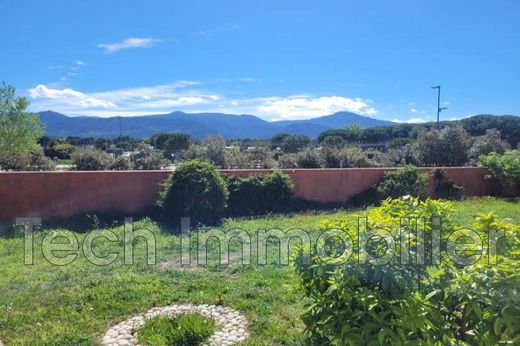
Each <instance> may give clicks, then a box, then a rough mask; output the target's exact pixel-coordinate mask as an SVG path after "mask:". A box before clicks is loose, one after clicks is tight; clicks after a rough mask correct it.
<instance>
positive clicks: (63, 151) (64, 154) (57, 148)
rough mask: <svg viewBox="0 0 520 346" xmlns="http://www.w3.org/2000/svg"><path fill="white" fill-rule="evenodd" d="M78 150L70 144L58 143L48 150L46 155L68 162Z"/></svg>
mask: <svg viewBox="0 0 520 346" xmlns="http://www.w3.org/2000/svg"><path fill="white" fill-rule="evenodd" d="M76 149H77V148H76V147H75V146H74V145H72V144H70V143H67V142H61V141H56V142H54V143H53V144H52V146H51V147H50V148H49V149H48V150H46V152H45V154H46V155H47V156H49V157H52V158H54V157H57V158H58V159H61V160H67V159H70V157H71V156H72V154H73V153H74V152H75V151H76Z"/></svg>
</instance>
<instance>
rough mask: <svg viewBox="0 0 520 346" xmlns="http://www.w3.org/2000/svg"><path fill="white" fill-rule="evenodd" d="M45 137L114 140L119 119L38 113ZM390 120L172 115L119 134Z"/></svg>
mask: <svg viewBox="0 0 520 346" xmlns="http://www.w3.org/2000/svg"><path fill="white" fill-rule="evenodd" d="M39 115H40V119H41V122H42V123H43V124H44V125H45V127H46V134H47V135H48V136H51V137H67V136H77V137H117V136H119V133H120V127H119V124H120V120H119V119H120V118H119V117H109V118H100V117H91V116H80V117H69V116H66V115H64V114H60V113H56V112H53V111H45V112H40V113H39ZM393 124H394V123H392V122H390V121H384V120H377V119H373V118H369V117H365V116H362V115H359V114H355V113H349V112H338V113H334V114H331V115H326V116H322V117H318V118H313V119H308V120H290V121H275V122H268V121H265V120H262V119H260V118H258V117H256V116H254V115H245V114H243V115H233V114H222V113H196V114H188V113H184V112H173V113H169V114H158V115H145V116H137V117H121V132H122V133H123V135H130V136H133V137H137V138H145V137H149V136H151V135H153V134H154V133H157V132H182V133H187V134H189V135H190V136H192V137H195V138H203V137H205V136H207V135H211V134H214V135H221V136H223V137H225V138H228V139H238V138H259V139H266V138H271V137H272V136H274V135H275V134H277V133H282V132H283V133H289V134H301V135H307V136H309V137H311V138H316V137H317V136H318V135H319V134H320V133H322V132H323V131H327V130H329V129H335V128H343V127H346V126H350V125H358V126H360V127H362V128H369V127H375V126H389V125H393Z"/></svg>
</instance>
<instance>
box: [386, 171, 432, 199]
mask: <svg viewBox="0 0 520 346" xmlns="http://www.w3.org/2000/svg"><path fill="white" fill-rule="evenodd" d="M426 180H427V176H426V175H425V174H421V173H419V171H418V170H417V167H415V166H412V165H407V166H404V167H403V168H399V169H397V170H395V171H388V172H385V174H384V178H383V181H382V182H380V183H379V184H378V185H377V192H378V194H379V195H380V197H381V198H382V199H384V198H387V197H392V198H398V197H402V196H407V195H409V196H416V197H420V198H424V197H426Z"/></svg>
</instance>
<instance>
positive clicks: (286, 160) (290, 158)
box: [278, 154, 298, 169]
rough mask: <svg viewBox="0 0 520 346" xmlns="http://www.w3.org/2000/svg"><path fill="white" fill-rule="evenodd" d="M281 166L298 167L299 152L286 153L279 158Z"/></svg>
mask: <svg viewBox="0 0 520 346" xmlns="http://www.w3.org/2000/svg"><path fill="white" fill-rule="evenodd" d="M278 167H279V168H286V169H289V168H298V156H297V154H284V155H280V157H279V158H278Z"/></svg>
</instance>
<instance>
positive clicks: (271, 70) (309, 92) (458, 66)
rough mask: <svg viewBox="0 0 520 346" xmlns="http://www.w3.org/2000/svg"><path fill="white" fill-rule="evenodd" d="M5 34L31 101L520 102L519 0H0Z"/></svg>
mask: <svg viewBox="0 0 520 346" xmlns="http://www.w3.org/2000/svg"><path fill="white" fill-rule="evenodd" d="M0 38H1V40H0V47H1V52H0V79H1V80H4V81H5V82H7V83H8V84H11V85H13V86H15V87H16V88H17V90H18V92H19V93H20V94H22V95H25V96H27V97H28V98H29V100H30V101H31V103H32V105H31V109H32V110H34V111H40V110H46V109H52V110H55V111H59V112H63V113H65V114H70V115H82V114H83V115H97V116H110V115H139V114H157V113H166V112H170V111H174V110H182V111H187V112H200V111H216V112H228V113H236V114H240V113H249V114H255V115H258V116H260V117H262V118H264V119H267V120H278V119H302V118H310V117H315V116H319V115H326V114H330V113H333V112H336V111H340V110H347V111H353V112H356V113H359V114H364V115H368V116H372V117H375V118H380V119H388V120H399V121H403V122H404V121H409V122H419V121H424V120H431V119H433V115H434V112H435V108H436V94H435V91H434V90H431V89H430V86H433V85H438V84H441V85H442V88H443V89H442V96H443V101H444V102H445V104H444V106H446V107H448V110H446V111H445V112H443V113H442V116H443V117H444V118H445V119H451V118H461V117H465V116H468V115H472V114H477V113H493V114H520V97H519V96H520V1H517V0H497V1H490V0H487V1H482V0H457V1H454V0H449V1H448V0H436V1H429V0H428V1H426V0H424V1H412V0H395V1H386V0H380V1H371V0H365V1H347V0H342V1H335V0H323V1H306V0H299V1H286V0H263V1H256V0H248V1H244V0H235V1H226V0H220V1H196V0H190V1H173V0H170V1H160V0H154V1H130V0H125V1H115V0H111V1H94V0H90V1H65V0H62V1H57V0H46V1H24V0H16V1H14V0H10V1H7V0H0Z"/></svg>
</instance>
